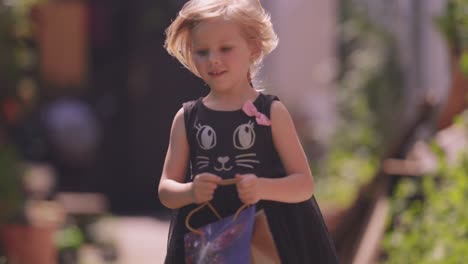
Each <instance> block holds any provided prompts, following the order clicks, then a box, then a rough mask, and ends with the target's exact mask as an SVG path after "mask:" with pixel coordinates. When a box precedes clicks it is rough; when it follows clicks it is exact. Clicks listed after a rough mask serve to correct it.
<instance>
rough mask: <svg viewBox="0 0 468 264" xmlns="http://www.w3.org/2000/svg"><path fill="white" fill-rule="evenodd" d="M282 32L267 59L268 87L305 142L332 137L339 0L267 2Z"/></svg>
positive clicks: (265, 77)
mask: <svg viewBox="0 0 468 264" xmlns="http://www.w3.org/2000/svg"><path fill="white" fill-rule="evenodd" d="M263 4H264V6H265V7H266V8H267V9H268V10H269V11H270V12H271V16H272V21H273V23H274V27H275V30H276V32H277V34H278V36H279V46H278V48H277V49H276V50H275V51H274V52H273V53H272V54H271V55H270V57H268V58H267V59H266V61H265V68H264V75H263V76H262V78H263V79H264V82H265V85H266V87H267V90H271V91H272V92H274V93H276V94H277V95H279V97H280V99H282V100H283V101H284V103H285V104H286V105H287V106H288V108H289V110H290V111H291V112H292V114H293V117H294V118H295V119H296V121H297V122H296V126H298V129H299V130H300V131H304V132H308V133H307V134H306V133H301V136H302V137H303V138H304V140H305V141H327V140H328V138H329V136H330V133H331V132H332V131H333V129H334V122H335V115H336V113H335V102H334V97H335V91H334V89H335V87H334V84H333V78H334V74H335V72H336V49H337V46H336V45H337V44H336V36H337V19H338V18H337V12H338V6H337V1H336V0H288V1H263Z"/></svg>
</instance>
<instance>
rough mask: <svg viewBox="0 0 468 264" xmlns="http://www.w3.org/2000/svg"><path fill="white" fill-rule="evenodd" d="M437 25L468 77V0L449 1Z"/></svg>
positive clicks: (437, 18)
mask: <svg viewBox="0 0 468 264" xmlns="http://www.w3.org/2000/svg"><path fill="white" fill-rule="evenodd" d="M436 25H437V26H438V28H439V30H440V31H441V33H442V34H443V36H444V37H445V39H446V40H447V43H448V45H449V47H450V49H451V52H452V53H453V55H454V56H455V57H459V56H461V57H460V58H461V59H460V67H461V70H462V72H463V73H465V74H466V75H468V0H449V1H447V4H446V7H445V10H444V12H443V14H442V15H441V16H438V17H436Z"/></svg>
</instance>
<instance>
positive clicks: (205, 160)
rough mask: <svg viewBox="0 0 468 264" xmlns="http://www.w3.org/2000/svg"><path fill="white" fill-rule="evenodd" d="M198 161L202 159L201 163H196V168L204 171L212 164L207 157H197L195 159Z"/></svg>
mask: <svg viewBox="0 0 468 264" xmlns="http://www.w3.org/2000/svg"><path fill="white" fill-rule="evenodd" d="M195 158H196V159H201V160H199V161H197V162H196V163H195V166H196V167H197V168H198V169H203V168H206V167H208V165H209V163H210V159H209V158H208V157H205V156H196V157H195Z"/></svg>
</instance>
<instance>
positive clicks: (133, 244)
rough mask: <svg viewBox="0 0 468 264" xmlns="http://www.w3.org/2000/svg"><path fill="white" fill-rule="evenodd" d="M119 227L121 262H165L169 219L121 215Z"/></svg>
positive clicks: (118, 247)
mask: <svg viewBox="0 0 468 264" xmlns="http://www.w3.org/2000/svg"><path fill="white" fill-rule="evenodd" d="M117 227H118V228H116V230H117V231H116V232H117V234H116V236H117V250H118V251H117V252H118V254H119V264H160V263H163V261H164V256H165V252H166V242H167V232H168V228H169V221H168V220H165V219H161V220H160V219H157V218H152V217H119V218H118V219H117Z"/></svg>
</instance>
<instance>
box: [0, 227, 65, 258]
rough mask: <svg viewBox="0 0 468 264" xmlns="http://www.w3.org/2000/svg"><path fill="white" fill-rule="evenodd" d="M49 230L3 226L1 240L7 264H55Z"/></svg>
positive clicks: (53, 246)
mask: <svg viewBox="0 0 468 264" xmlns="http://www.w3.org/2000/svg"><path fill="white" fill-rule="evenodd" d="M53 235H54V230H53V229H51V228H42V227H33V226H25V225H13V224H12V225H5V226H3V227H2V230H1V240H2V243H3V244H4V249H5V251H6V255H7V261H8V262H7V263H15V264H31V263H34V264H56V263H57V251H56V248H55V245H54V240H53Z"/></svg>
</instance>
